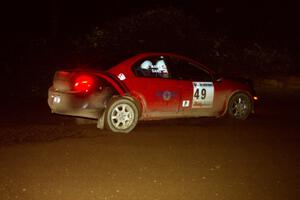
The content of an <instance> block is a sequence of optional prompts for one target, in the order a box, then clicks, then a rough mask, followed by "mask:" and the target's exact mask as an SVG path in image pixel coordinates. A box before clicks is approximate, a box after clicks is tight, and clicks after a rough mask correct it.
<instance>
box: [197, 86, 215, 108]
mask: <svg viewBox="0 0 300 200" xmlns="http://www.w3.org/2000/svg"><path fill="white" fill-rule="evenodd" d="M193 88H194V90H193V104H192V107H193V108H209V107H212V105H213V101H214V85H213V83H212V82H193Z"/></svg>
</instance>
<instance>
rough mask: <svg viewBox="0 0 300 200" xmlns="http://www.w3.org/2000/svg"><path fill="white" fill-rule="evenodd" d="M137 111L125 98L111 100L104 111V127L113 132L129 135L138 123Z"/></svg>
mask: <svg viewBox="0 0 300 200" xmlns="http://www.w3.org/2000/svg"><path fill="white" fill-rule="evenodd" d="M138 116H139V113H138V109H137V107H136V105H135V103H134V102H132V101H130V100H128V99H126V98H117V99H115V100H113V101H112V102H111V103H110V104H109V106H108V108H107V110H106V117H105V119H106V120H105V121H106V127H107V128H108V129H110V130H111V131H113V132H119V133H129V132H130V131H132V130H133V129H134V128H135V126H136V124H137V121H138Z"/></svg>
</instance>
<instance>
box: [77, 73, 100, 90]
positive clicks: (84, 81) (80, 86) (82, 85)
mask: <svg viewBox="0 0 300 200" xmlns="http://www.w3.org/2000/svg"><path fill="white" fill-rule="evenodd" d="M94 85H95V80H94V79H93V77H91V76H88V75H80V76H78V77H77V78H76V79H75V81H74V86H73V88H74V90H75V91H78V92H85V93H87V92H89V91H91V90H92V89H93V87H94Z"/></svg>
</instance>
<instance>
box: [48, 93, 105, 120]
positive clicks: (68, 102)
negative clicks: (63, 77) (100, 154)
mask: <svg viewBox="0 0 300 200" xmlns="http://www.w3.org/2000/svg"><path fill="white" fill-rule="evenodd" d="M110 95H111V92H110V91H108V90H104V91H101V92H94V93H92V94H86V95H82V94H80V93H76V92H72V91H67V92H65V91H57V90H55V89H54V87H50V88H49V90H48V105H49V107H50V109H51V111H52V113H57V114H62V115H72V116H78V117H86V118H92V119H98V118H99V117H100V115H101V114H102V113H103V111H104V109H105V107H106V102H107V101H108V100H109V98H110V97H111V96H110Z"/></svg>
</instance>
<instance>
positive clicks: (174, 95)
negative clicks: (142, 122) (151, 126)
mask: <svg viewBox="0 0 300 200" xmlns="http://www.w3.org/2000/svg"><path fill="white" fill-rule="evenodd" d="M133 72H134V74H135V77H134V78H133V80H132V82H133V83H134V85H132V86H131V87H133V88H134V91H135V92H136V93H138V94H139V95H140V97H141V98H142V99H143V100H144V103H145V108H144V112H145V113H146V116H147V117H153V118H163V117H167V116H170V115H174V114H175V113H177V112H178V108H179V101H180V98H181V95H180V93H179V92H180V88H179V87H178V83H179V81H178V80H175V79H171V78H170V74H169V69H168V63H167V60H166V59H165V57H163V56H152V57H147V58H144V59H142V60H140V61H138V62H137V63H136V64H134V66H133Z"/></svg>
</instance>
